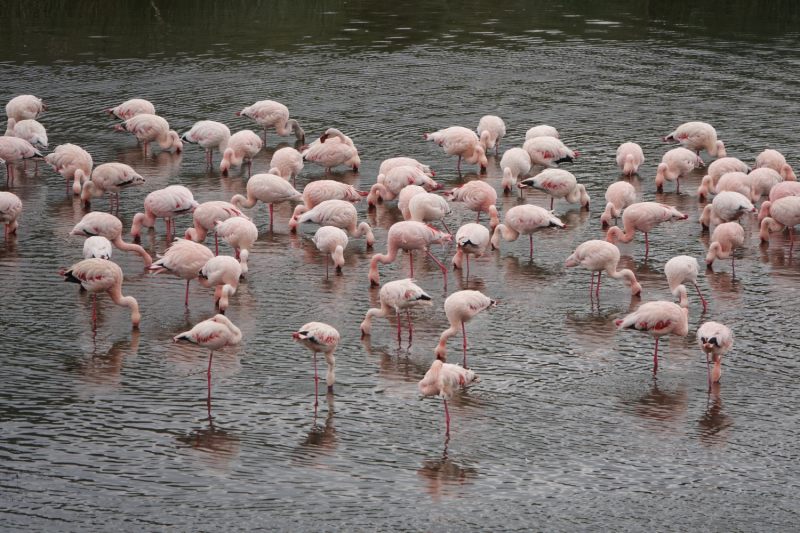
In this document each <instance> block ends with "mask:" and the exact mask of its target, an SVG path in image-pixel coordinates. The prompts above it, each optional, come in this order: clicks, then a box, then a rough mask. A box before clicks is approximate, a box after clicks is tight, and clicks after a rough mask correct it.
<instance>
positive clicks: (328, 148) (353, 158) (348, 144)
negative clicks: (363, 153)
mask: <svg viewBox="0 0 800 533" xmlns="http://www.w3.org/2000/svg"><path fill="white" fill-rule="evenodd" d="M326 141H327V142H326ZM303 160H305V161H311V162H312V163H315V164H317V165H319V166H321V167H323V168H324V169H325V175H326V176H327V175H328V170H330V169H332V168H333V167H338V166H339V165H346V166H348V167H352V168H353V170H358V167H360V166H361V159H360V158H359V157H358V149H357V148H356V147H355V145H354V144H353V140H352V139H351V138H350V137H348V136H347V135H345V134H344V133H342V132H341V131H339V130H337V129H336V128H328V129H327V130H326V131H325V133H323V134H322V135H320V137H319V139H318V140H316V141H314V142H313V143H311V144H310V145H308V147H307V149H306V150H304V151H303Z"/></svg>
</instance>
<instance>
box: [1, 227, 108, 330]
mask: <svg viewBox="0 0 800 533" xmlns="http://www.w3.org/2000/svg"><path fill="white" fill-rule="evenodd" d="M6 231H8V226H6ZM92 320H94V325H95V326H96V325H97V295H96V294H95V295H94V304H93V305H92Z"/></svg>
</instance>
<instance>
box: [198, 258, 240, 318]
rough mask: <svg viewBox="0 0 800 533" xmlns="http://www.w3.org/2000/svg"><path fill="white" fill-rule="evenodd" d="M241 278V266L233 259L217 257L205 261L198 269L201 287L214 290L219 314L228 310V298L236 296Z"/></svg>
mask: <svg viewBox="0 0 800 533" xmlns="http://www.w3.org/2000/svg"><path fill="white" fill-rule="evenodd" d="M241 277H242V265H241V264H239V261H237V260H236V258H235V257H231V256H228V255H218V256H216V257H212V258H211V259H209V260H208V261H206V264H204V265H203V267H202V268H201V269H200V272H199V275H198V280H199V281H200V286H201V287H205V288H206V289H215V291H214V303H215V304H218V305H219V312H220V313H222V314H223V315H224V314H225V311H226V310H227V309H228V298H229V297H231V296H233V295H234V294H236V288H237V287H238V286H239V278H241Z"/></svg>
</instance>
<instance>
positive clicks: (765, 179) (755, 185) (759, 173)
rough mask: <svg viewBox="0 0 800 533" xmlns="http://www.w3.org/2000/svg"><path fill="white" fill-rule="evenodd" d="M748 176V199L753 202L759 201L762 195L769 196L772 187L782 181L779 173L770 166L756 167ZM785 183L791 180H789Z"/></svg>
mask: <svg viewBox="0 0 800 533" xmlns="http://www.w3.org/2000/svg"><path fill="white" fill-rule="evenodd" d="M748 176H749V177H750V182H751V184H752V190H751V193H750V201H751V202H753V203H756V202H760V201H761V197H762V196H766V197H769V195H770V193H771V192H772V188H773V187H775V186H776V185H778V184H780V183H783V182H784V181H783V178H782V177H781V175H780V174H778V173H777V172H775V171H774V170H772V169H771V168H757V169H755V170H753V171H751V172H750V174H748ZM786 183H792V182H791V181H789V182H786ZM795 183H796V182H795Z"/></svg>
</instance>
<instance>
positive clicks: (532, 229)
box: [491, 204, 567, 258]
mask: <svg viewBox="0 0 800 533" xmlns="http://www.w3.org/2000/svg"><path fill="white" fill-rule="evenodd" d="M503 221H504V223H503V224H500V225H498V226H497V227H495V228H494V233H493V234H492V241H491V242H492V250H495V249H499V248H500V236H501V235H502V237H503V238H504V239H505V240H506V241H508V242H514V241H516V240H517V239H518V238H519V236H520V235H527V236H528V238H529V240H530V249H531V254H530V257H531V258H533V234H534V233H536V232H537V231H539V230H541V229H544V228H561V229H566V227H567V225H566V224H564V223H563V222H561V220H560V219H559V218H558V217H556V216H555V215H554V214H553V212H552V211H547V210H546V209H543V208H541V207H539V206H536V205H530V204H525V205H518V206H516V207H512V208H511V209H509V210H508V211H506V215H505V217H504V220H503Z"/></svg>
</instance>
